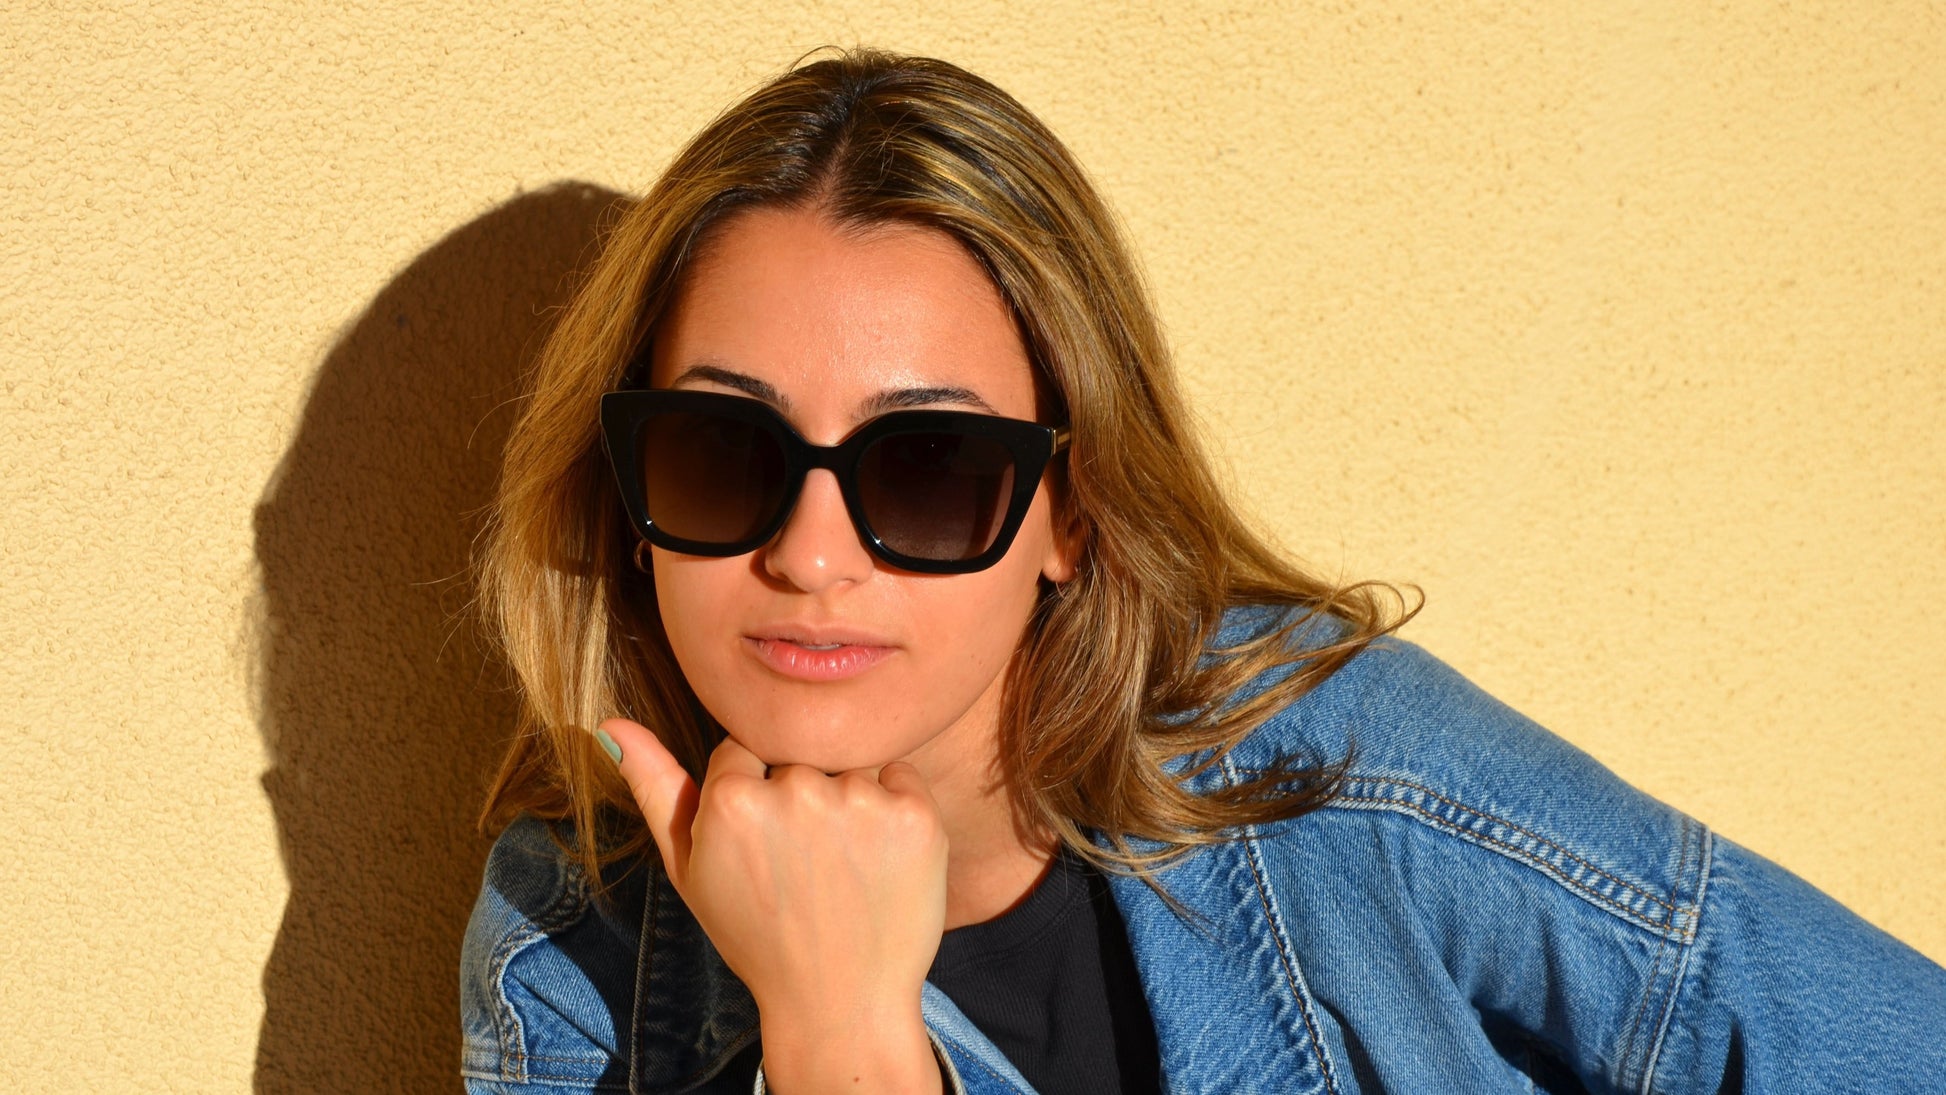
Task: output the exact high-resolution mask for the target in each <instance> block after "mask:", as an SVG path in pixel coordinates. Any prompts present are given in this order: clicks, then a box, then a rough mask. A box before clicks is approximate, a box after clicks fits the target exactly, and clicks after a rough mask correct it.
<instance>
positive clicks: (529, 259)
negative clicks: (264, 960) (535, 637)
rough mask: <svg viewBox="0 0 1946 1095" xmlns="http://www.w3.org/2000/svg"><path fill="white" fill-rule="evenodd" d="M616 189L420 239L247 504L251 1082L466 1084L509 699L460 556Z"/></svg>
mask: <svg viewBox="0 0 1946 1095" xmlns="http://www.w3.org/2000/svg"><path fill="white" fill-rule="evenodd" d="M619 199H620V195H617V194H615V193H613V192H611V191H607V190H602V189H598V188H596V187H592V186H586V185H581V184H575V183H563V184H558V185H555V186H553V187H550V188H548V189H546V190H543V191H540V192H537V193H533V194H528V195H525V196H522V197H520V198H517V199H515V200H513V201H511V202H509V203H507V204H506V205H503V206H501V207H499V208H497V209H495V210H493V211H492V212H490V213H488V214H486V215H485V216H483V217H481V218H479V219H478V220H475V221H473V222H472V223H470V224H468V225H466V226H465V227H463V228H461V229H459V230H458V231H456V232H454V233H452V234H451V235H449V236H447V237H446V238H445V239H443V240H441V241H440V242H439V243H438V244H437V245H436V246H434V247H433V248H432V249H431V250H429V251H427V252H426V253H425V254H423V255H421V256H419V258H418V259H417V260H415V261H414V262H413V263H412V265H411V266H410V267H408V268H407V269H406V270H405V271H404V272H403V273H401V274H400V275H399V276H398V277H397V278H396V279H394V280H393V281H392V283H391V284H389V285H387V286H386V287H385V289H384V291H382V292H381V293H379V295H378V297H377V298H376V299H375V300H373V301H372V303H371V305H370V307H368V308H366V310H365V313H364V314H363V315H362V316H361V317H359V319H358V320H357V322H356V323H355V324H354V325H353V326H351V327H350V328H349V329H348V330H347V331H345V332H344V334H343V335H342V336H341V337H340V338H339V340H338V342H337V343H336V345H334V346H333V347H332V349H331V351H330V353H329V355H328V356H327V358H326V359H325V361H324V363H323V367H322V368H321V369H320V371H319V374H318V377H317V381H316V384H315V386H314V388H313V390H312V393H311V395H310V398H309V400H308V402H307V403H306V405H305V408H304V414H303V421H302V423H301V424H300V425H299V427H298V429H297V433H296V437H295V440H293V442H292V443H291V446H290V449H289V450H288V451H287V452H286V453H285V454H284V458H283V460H282V461H281V462H280V464H279V465H278V468H277V472H276V474H275V475H274V476H273V477H272V479H271V482H270V484H269V486H268V487H267V488H266V489H265V491H264V496H263V500H262V501H261V502H260V503H259V505H258V507H257V512H256V544H257V561H258V564H259V566H260V568H261V573H262V579H263V590H262V595H261V596H262V602H261V612H260V613H259V615H258V620H257V623H258V625H259V627H260V631H259V632H258V636H257V639H258V647H257V658H258V665H257V667H256V668H257V671H258V673H259V677H258V699H259V704H260V706H259V721H260V723H261V725H262V729H263V734H264V739H265V742H266V744H267V746H268V750H267V752H268V756H269V757H270V768H269V770H268V771H267V772H265V773H264V777H263V786H264V791H265V793H267V794H268V795H269V796H270V802H271V805H272V807H273V808H274V809H275V811H276V815H277V827H278V830H279V837H280V843H281V846H282V851H283V858H284V868H285V872H286V875H287V877H288V879H289V882H290V898H289V901H288V903H287V904H286V905H285V908H284V919H283V924H282V926H281V927H280V928H279V930H278V933H277V942H276V946H275V948H274V949H273V950H272V952H271V956H270V962H269V965H268V966H267V967H266V969H265V970H264V981H263V988H264V998H265V1004H266V1010H265V1015H264V1023H263V1029H262V1031H261V1032H260V1035H259V1038H258V1043H257V1068H256V1085H255V1087H256V1091H257V1092H258V1093H259V1095H297V1093H299V1092H302V1093H306V1095H310V1093H315V1092H336V1091H346V1092H349V1091H358V1092H382V1091H398V1092H429V1091H455V1090H458V1089H459V1087H460V1084H459V1079H458V1077H459V1053H460V1050H459V1003H458V992H459V989H458V966H459V952H460V940H461V936H462V934H463V932H464V930H465V927H466V918H467V914H468V912H469V911H470V910H471V908H472V903H473V898H474V895H475V893H476V892H477V891H478V888H479V883H480V871H481V866H482V864H483V862H484V860H485V856H486V850H487V847H488V843H489V842H488V841H487V840H486V839H485V838H484V837H482V836H480V835H478V834H477V833H476V832H475V830H474V819H475V818H476V817H477V816H478V814H479V809H480V804H481V800H482V797H483V792H484V790H485V786H486V782H487V780H488V778H489V777H490V776H491V774H492V771H493V767H494V765H495V764H496V763H497V762H498V760H499V756H500V753H501V752H502V751H503V749H504V747H505V745H506V742H507V741H508V739H509V738H510V736H511V734H512V731H513V727H514V718H515V713H516V703H515V698H514V694H513V693H512V692H511V691H510V690H509V688H508V685H507V675H506V673H505V670H504V668H503V667H502V666H500V665H499V664H498V663H497V662H496V661H495V660H494V659H493V658H492V657H491V655H490V654H489V653H488V650H487V646H486V644H485V643H483V642H482V641H480V638H479V633H478V628H477V626H476V624H475V618H474V617H473V616H471V615H470V614H469V605H470V601H471V598H472V596H473V590H472V586H471V583H470V581H469V578H468V575H467V565H468V558H469V549H470V547H471V544H472V541H473V537H474V534H475V533H476V532H477V531H478V529H479V526H480V510H481V508H482V507H483V506H485V505H486V504H487V502H488V501H489V499H490V496H491V491H492V488H493V483H494V478H495V476H496V474H497V472H498V467H499V460H500V451H501V447H502V445H503V443H504V442H505V439H506V434H507V429H508V427H509V426H510V425H511V423H512V420H513V417H514V412H515V407H514V406H513V403H512V400H513V399H514V397H515V396H516V394H517V392H518V388H519V383H520V379H521V375H522V370H523V369H524V367H525V366H526V364H527V363H528V362H529V360H530V359H531V357H532V355H533V353H534V352H535V351H536V350H537V349H538V348H539V345H540V341H541V339H542V338H543V337H544V336H545V334H546V332H547V328H548V326H549V324H550V323H551V317H552V316H553V315H554V314H555V312H554V310H555V309H556V308H557V307H558V306H559V305H561V304H563V303H565V300H566V296H567V293H568V291H569V290H570V289H571V288H572V284H573V278H572V275H573V271H574V270H575V269H576V268H577V267H578V266H580V265H582V264H584V263H585V262H586V261H587V260H589V259H591V258H592V257H593V256H594V254H595V249H594V243H595V241H596V239H597V237H598V234H599V231H600V229H601V227H602V226H603V225H605V224H606V223H607V222H608V219H609V214H610V212H611V210H615V209H617V208H618V207H619V206H618V202H619Z"/></svg>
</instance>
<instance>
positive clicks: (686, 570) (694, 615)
mask: <svg viewBox="0 0 1946 1095" xmlns="http://www.w3.org/2000/svg"><path fill="white" fill-rule="evenodd" d="M650 552H651V560H652V562H651V569H652V570H653V571H654V576H655V600H656V607H657V608H658V610H659V611H660V612H661V615H662V631H663V633H664V634H665V635H667V636H668V637H669V648H670V650H672V651H674V652H675V655H676V661H677V662H678V663H679V664H680V665H681V666H682V669H683V673H684V674H685V675H686V676H689V677H690V678H691V681H692V686H693V682H694V680H695V678H696V676H697V675H698V672H697V671H700V670H706V669H707V666H706V664H705V662H706V658H705V654H706V652H707V651H709V650H710V648H711V646H712V645H713V644H712V643H711V641H710V635H709V630H710V628H711V626H712V625H717V626H721V624H722V622H723V620H724V618H725V615H724V613H723V612H722V610H721V606H722V605H723V604H724V603H725V600H724V599H725V598H726V597H727V596H729V595H730V594H731V593H732V591H733V590H734V588H735V586H736V573H735V569H734V568H733V567H732V566H731V565H730V564H733V563H736V562H738V561H739V560H735V559H699V558H695V557H690V556H678V555H672V554H670V553H669V552H666V551H663V550H662V549H661V548H651V549H650ZM711 606H717V607H716V610H715V611H712V610H711Z"/></svg>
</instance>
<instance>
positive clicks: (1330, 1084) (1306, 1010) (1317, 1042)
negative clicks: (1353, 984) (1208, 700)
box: [1223, 760, 1338, 1095]
mask: <svg viewBox="0 0 1946 1095" xmlns="http://www.w3.org/2000/svg"><path fill="white" fill-rule="evenodd" d="M1223 767H1224V768H1225V769H1226V770H1227V773H1228V775H1229V777H1230V783H1231V786H1235V785H1236V769H1235V768H1234V767H1232V766H1231V765H1230V763H1229V762H1228V760H1225V761H1224V764H1223ZM1257 843H1258V838H1257V829H1256V826H1250V827H1248V828H1247V829H1246V830H1245V839H1244V852H1245V854H1244V862H1246V863H1248V864H1249V865H1250V879H1251V881H1252V882H1254V883H1256V886H1257V903H1258V904H1259V905H1260V906H1261V907H1262V908H1263V911H1264V921H1265V923H1267V924H1269V925H1270V938H1271V941H1272V942H1273V943H1275V944H1276V945H1277V960H1278V961H1279V962H1281V963H1282V964H1283V966H1284V983H1285V985H1286V986H1288V987H1289V988H1290V990H1291V999H1292V1000H1293V1001H1295V1002H1296V1004H1297V1013H1298V1014H1299V1015H1301V1016H1303V1017H1304V1030H1305V1032H1306V1033H1307V1034H1309V1035H1310V1038H1311V1052H1312V1053H1313V1054H1315V1055H1316V1056H1317V1059H1318V1071H1319V1072H1320V1073H1322V1074H1323V1076H1324V1089H1325V1091H1327V1092H1329V1093H1330V1095H1338V1084H1337V1081H1336V1080H1335V1079H1334V1078H1333V1077H1332V1075H1331V1058H1330V1057H1329V1056H1327V1055H1326V1054H1325V1052H1324V1042H1323V1040H1322V1039H1321V1038H1319V1037H1318V1028H1317V1023H1316V1021H1315V1020H1314V1019H1313V1017H1312V1015H1311V1008H1310V1005H1309V1004H1307V1003H1306V1002H1305V999H1304V998H1305V993H1304V992H1303V990H1301V989H1299V988H1298V985H1297V972H1296V970H1295V969H1293V968H1292V959H1291V956H1290V953H1289V952H1288V951H1286V950H1285V949H1284V933H1283V932H1281V931H1279V930H1278V927H1277V917H1276V915H1275V914H1274V913H1272V911H1271V908H1270V894H1269V892H1268V891H1267V889H1266V888H1265V884H1264V877H1263V874H1262V873H1261V872H1260V871H1259V870H1258V869H1257V867H1258V864H1257V859H1258V847H1257Z"/></svg>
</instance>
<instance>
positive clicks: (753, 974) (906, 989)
mask: <svg viewBox="0 0 1946 1095" xmlns="http://www.w3.org/2000/svg"><path fill="white" fill-rule="evenodd" d="M601 728H602V730H604V731H606V732H607V733H608V735H609V736H610V737H611V738H613V740H614V741H615V743H616V744H617V745H619V746H620V748H621V751H622V756H621V761H620V765H621V773H622V778H623V779H625V780H627V781H628V785H629V787H630V789H631V790H632V791H633V792H634V795H635V801H636V804H637V805H638V806H639V807H640V808H641V810H642V816H643V817H644V818H645V819H646V820H647V821H648V827H649V831H650V833H651V834H652V835H653V836H654V838H655V842H656V846H657V848H658V849H659V850H660V851H661V853H662V862H663V866H664V868H665V869H666V870H667V871H668V874H669V879H670V881H671V882H672V883H673V884H674V886H675V888H676V892H677V893H678V894H680V895H681V896H682V899H683V902H684V903H685V904H686V905H688V906H689V910H690V912H691V913H693V914H694V915H695V917H696V921H697V923H699V924H701V925H702V927H703V930H704V931H705V932H707V933H708V934H709V937H710V941H711V942H712V943H714V944H715V945H716V949H717V950H718V951H719V952H721V953H722V955H723V960H724V961H725V962H726V963H727V964H728V965H729V967H730V969H731V970H732V971H734V972H735V973H736V975H737V976H738V977H739V978H741V979H742V980H743V983H744V984H745V985H746V986H748V987H749V989H750V994H751V995H752V996H753V997H755V999H756V1001H757V1010H758V1012H759V1015H760V1017H761V1022H762V1031H763V1046H764V1072H765V1079H766V1083H767V1085H768V1086H769V1087H771V1088H773V1089H774V1090H776V1091H777V1092H778V1093H779V1095H810V1093H812V1092H818V1091H826V1090H832V1091H837V1090H844V1091H859V1090H873V1091H900V1092H905V1091H912V1092H929V1091H939V1090H940V1076H939V1068H938V1065H937V1063H936V1061H935V1059H934V1057H933V1054H932V1048H931V1045H930V1043H929V1042H928V1041H927V1039H926V1031H925V1025H924V1023H923V1022H922V1021H921V1019H920V1015H919V994H920V987H921V986H922V985H923V984H924V983H925V979H926V971H927V969H929V968H930V967H931V965H932V960H933V956H934V955H935V954H936V953H937V952H938V950H939V939H940V935H941V934H942V932H943V931H944V930H945V922H946V833H945V829H944V827H943V825H942V824H941V822H940V817H939V810H938V807H937V806H936V805H935V804H934V802H933V798H932V793H931V791H930V790H929V789H928V788H927V785H926V781H925V779H924V777H922V776H921V775H920V774H919V771H918V769H916V768H914V767H912V766H911V765H910V764H905V763H902V762H894V763H892V764H887V765H885V766H884V767H882V768H878V769H876V770H873V769H857V770H854V771H849V772H839V773H836V774H835V775H827V774H826V773H824V772H820V771H818V770H817V769H815V768H810V767H806V766H804V765H782V766H779V767H775V768H769V769H766V767H765V765H764V762H763V761H762V760H760V759H758V758H757V756H756V755H755V754H753V753H751V752H750V751H749V750H747V749H745V748H743V746H741V745H738V744H737V743H736V742H735V741H734V740H732V739H729V738H725V739H724V741H723V743H722V744H721V745H719V746H717V748H716V751H715V752H714V753H713V754H711V756H710V762H709V770H708V772H707V773H705V775H704V778H703V785H702V786H701V787H700V788H699V787H697V786H696V783H695V781H694V780H692V779H690V777H689V774H688V773H687V772H685V771H684V770H683V769H682V766H681V765H679V764H677V763H676V761H675V759H674V758H673V757H671V756H670V755H669V752H668V750H666V749H664V748H663V747H662V743H661V742H659V741H657V740H656V737H655V735H654V734H653V733H651V732H650V731H649V730H648V729H646V728H645V727H643V726H642V725H640V724H639V723H635V722H631V721H629V720H627V719H619V718H616V719H609V720H607V721H605V722H603V723H602V724H601Z"/></svg>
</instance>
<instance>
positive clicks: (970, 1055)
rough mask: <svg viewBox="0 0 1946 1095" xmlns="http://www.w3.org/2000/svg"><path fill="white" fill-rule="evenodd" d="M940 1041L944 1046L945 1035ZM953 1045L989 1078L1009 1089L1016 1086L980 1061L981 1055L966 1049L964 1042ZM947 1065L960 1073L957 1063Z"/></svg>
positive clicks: (949, 1062)
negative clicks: (950, 1065)
mask: <svg viewBox="0 0 1946 1095" xmlns="http://www.w3.org/2000/svg"><path fill="white" fill-rule="evenodd" d="M939 1040H940V1042H941V1043H942V1044H943V1043H945V1042H946V1038H945V1036H944V1035H941V1036H940V1039H939ZM952 1044H953V1045H956V1046H959V1051H960V1052H961V1053H964V1054H966V1056H967V1058H968V1059H969V1060H971V1061H972V1062H973V1063H974V1064H976V1065H979V1066H980V1071H981V1072H984V1073H986V1074H987V1075H988V1076H991V1077H993V1081H994V1082H995V1083H1000V1084H1006V1085H1007V1086H1008V1087H1013V1086H1014V1085H1013V1083H1012V1081H1010V1080H1008V1079H1007V1078H1006V1077H1005V1076H1002V1075H1000V1074H999V1073H998V1072H995V1071H993V1067H992V1066H991V1065H988V1064H987V1063H986V1062H985V1061H982V1060H980V1055H979V1054H977V1053H975V1052H973V1051H972V1050H970V1049H968V1048H966V1046H965V1044H964V1043H962V1042H959V1041H957V1040H955V1041H954V1042H953V1043H952ZM947 1063H948V1064H952V1065H953V1071H954V1072H958V1071H959V1065H958V1064H955V1063H953V1062H951V1061H948V1062H947ZM1014 1090H1015V1091H1018V1090H1020V1089H1019V1088H1017V1087H1016V1088H1014Z"/></svg>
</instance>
